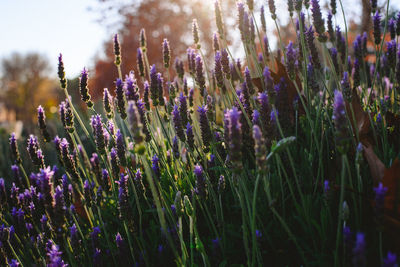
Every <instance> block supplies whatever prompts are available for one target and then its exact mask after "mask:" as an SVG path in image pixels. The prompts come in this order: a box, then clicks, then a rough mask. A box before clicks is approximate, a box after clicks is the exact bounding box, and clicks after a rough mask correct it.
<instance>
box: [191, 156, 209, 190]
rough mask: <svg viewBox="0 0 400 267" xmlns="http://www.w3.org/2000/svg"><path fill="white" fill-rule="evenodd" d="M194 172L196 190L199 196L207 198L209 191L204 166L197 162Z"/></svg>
mask: <svg viewBox="0 0 400 267" xmlns="http://www.w3.org/2000/svg"><path fill="white" fill-rule="evenodd" d="M193 172H194V175H195V176H196V189H195V192H196V194H197V195H198V196H199V197H201V198H206V197H207V193H208V192H207V184H206V179H205V177H204V173H203V168H202V167H201V166H200V165H199V164H196V166H195V167H194V170H193Z"/></svg>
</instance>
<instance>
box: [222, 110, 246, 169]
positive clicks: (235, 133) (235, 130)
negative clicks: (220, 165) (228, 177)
mask: <svg viewBox="0 0 400 267" xmlns="http://www.w3.org/2000/svg"><path fill="white" fill-rule="evenodd" d="M240 116H241V112H240V111H239V110H238V109H237V108H236V107H233V108H232V109H231V110H228V111H227V112H226V113H225V118H224V132H225V142H227V144H228V152H229V160H230V161H231V162H232V164H233V166H234V167H235V171H239V170H240V169H241V166H242V124H241V123H240Z"/></svg>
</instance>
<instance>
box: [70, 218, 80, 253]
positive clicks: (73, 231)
mask: <svg viewBox="0 0 400 267" xmlns="http://www.w3.org/2000/svg"><path fill="white" fill-rule="evenodd" d="M69 233H70V234H69V238H70V240H71V241H70V242H71V246H72V249H73V251H74V252H75V253H78V250H79V246H80V243H81V240H80V239H79V235H78V228H77V227H76V225H75V223H74V224H73V225H72V226H71V227H70V228H69Z"/></svg>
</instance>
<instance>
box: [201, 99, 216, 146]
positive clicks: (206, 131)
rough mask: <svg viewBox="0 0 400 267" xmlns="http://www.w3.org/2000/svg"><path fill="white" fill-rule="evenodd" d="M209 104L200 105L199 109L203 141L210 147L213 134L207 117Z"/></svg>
mask: <svg viewBox="0 0 400 267" xmlns="http://www.w3.org/2000/svg"><path fill="white" fill-rule="evenodd" d="M207 111H208V110H207V106H200V107H198V109H197V112H198V113H199V123H200V130H201V139H202V141H203V145H204V146H205V147H209V145H210V142H211V139H212V134H211V129H210V123H209V121H208V118H207Z"/></svg>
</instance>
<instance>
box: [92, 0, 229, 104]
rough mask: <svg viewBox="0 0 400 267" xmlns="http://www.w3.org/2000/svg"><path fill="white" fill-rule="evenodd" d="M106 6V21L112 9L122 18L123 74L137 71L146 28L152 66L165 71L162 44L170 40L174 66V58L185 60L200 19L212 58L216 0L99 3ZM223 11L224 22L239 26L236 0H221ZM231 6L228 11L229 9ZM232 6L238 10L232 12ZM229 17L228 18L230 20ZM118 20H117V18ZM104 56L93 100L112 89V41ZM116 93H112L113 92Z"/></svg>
mask: <svg viewBox="0 0 400 267" xmlns="http://www.w3.org/2000/svg"><path fill="white" fill-rule="evenodd" d="M100 2H102V3H103V4H104V5H105V6H107V7H106V8H105V10H106V11H105V12H104V13H103V14H105V16H103V19H105V20H106V21H107V20H108V19H109V18H108V17H107V12H110V9H111V8H113V9H112V10H114V12H110V13H112V14H115V13H118V14H119V15H120V16H121V21H122V26H121V27H120V29H119V33H120V34H119V38H120V41H121V48H122V49H121V51H122V65H121V67H122V73H123V74H127V73H128V72H129V71H130V70H134V69H135V70H136V69H137V67H136V53H137V52H136V51H137V48H138V47H139V32H140V30H141V29H142V28H145V30H146V35H147V54H148V58H149V61H150V62H149V63H150V64H157V68H158V69H162V65H161V64H162V62H163V61H162V49H161V44H162V41H163V39H164V38H167V39H168V41H169V43H170V47H171V52H172V55H171V65H173V62H174V60H175V57H180V58H181V59H184V57H185V53H186V49H187V48H188V47H189V46H191V45H193V38H192V34H191V31H192V20H193V19H197V22H198V24H199V31H200V37H201V44H202V49H203V51H205V52H206V56H209V55H211V53H210V52H211V51H212V36H213V31H214V30H215V29H216V27H215V22H214V5H213V3H214V1H204V0H191V1H187V0H163V1H160V0H145V1H140V2H139V3H138V2H134V3H133V4H125V5H121V4H118V2H117V1H114V0H100ZM221 2H223V3H221V5H222V10H223V11H225V13H224V16H225V21H226V22H227V23H230V24H232V21H234V22H233V23H236V5H235V1H233V0H228V1H221ZM228 7H229V8H228ZM232 7H233V8H235V9H234V12H232ZM228 17H229V19H227V18H228ZM114 21H115V19H114ZM104 50H105V56H104V57H99V58H97V60H96V64H95V77H94V79H92V83H91V84H90V85H91V87H92V90H91V92H92V95H94V97H96V96H99V95H101V93H102V89H103V88H104V87H108V88H110V89H112V88H113V86H114V84H113V81H115V78H116V77H117V75H118V73H117V69H116V67H115V65H114V54H113V40H112V38H111V37H110V40H109V41H107V42H105V43H104ZM111 91H113V90H111Z"/></svg>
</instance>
